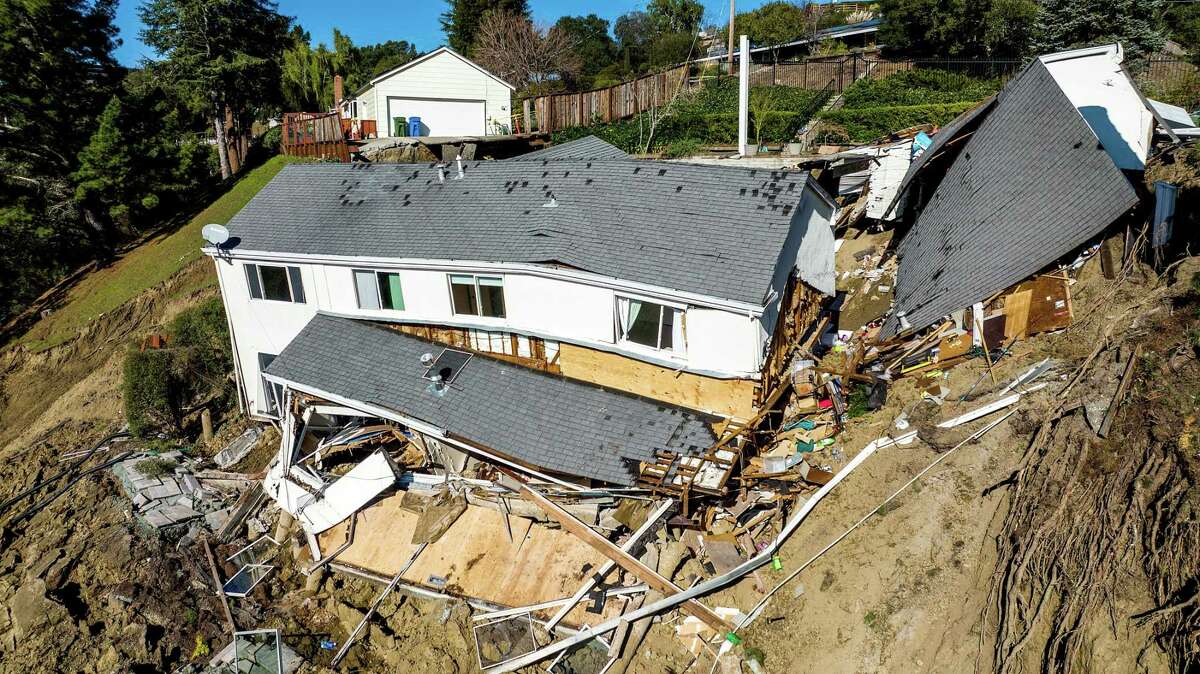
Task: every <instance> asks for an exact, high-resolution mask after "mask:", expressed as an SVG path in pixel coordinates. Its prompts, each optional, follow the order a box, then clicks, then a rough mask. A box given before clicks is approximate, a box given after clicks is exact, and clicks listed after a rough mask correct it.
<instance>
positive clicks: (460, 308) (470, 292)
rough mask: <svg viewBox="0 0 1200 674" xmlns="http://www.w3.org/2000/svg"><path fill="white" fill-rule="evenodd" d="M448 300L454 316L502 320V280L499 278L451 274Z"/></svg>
mask: <svg viewBox="0 0 1200 674" xmlns="http://www.w3.org/2000/svg"><path fill="white" fill-rule="evenodd" d="M450 300H451V302H453V304H454V313H455V314H458V315H461V316H487V317H489V318H504V280H503V279H502V278H501V277H499V276H475V275H473V274H451V275H450Z"/></svg>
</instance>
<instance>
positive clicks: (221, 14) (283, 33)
mask: <svg viewBox="0 0 1200 674" xmlns="http://www.w3.org/2000/svg"><path fill="white" fill-rule="evenodd" d="M275 9H276V5H275V3H274V2H270V0H148V1H147V2H146V3H145V4H144V5H142V6H141V7H140V8H138V15H139V16H140V17H141V19H142V23H143V24H145V26H146V28H145V29H144V30H143V31H142V33H141V38H142V40H143V41H144V42H145V43H146V44H147V45H149V46H150V47H153V48H154V49H155V51H157V52H158V53H159V54H162V55H163V56H164V57H165V58H164V59H163V60H162V61H159V62H156V63H153V64H152V67H153V68H154V70H155V71H156V72H157V73H158V74H159V75H160V76H161V77H162V78H163V80H164V81H165V82H167V83H169V84H171V85H172V86H173V87H174V88H175V90H176V91H177V92H178V94H179V95H180V96H181V97H183V98H187V99H190V100H194V101H196V102H198V103H199V104H200V105H201V106H202V107H203V108H204V109H205V111H206V115H207V116H208V118H209V121H210V123H211V124H212V127H213V132H214V134H215V137H216V142H217V152H218V154H219V156H220V162H221V177H222V178H228V177H229V176H231V175H232V174H233V171H232V168H231V164H230V160H229V156H228V144H227V141H226V137H225V136H226V134H225V125H226V117H227V115H228V116H231V117H232V120H233V123H234V126H235V127H236V128H238V129H241V130H243V132H245V133H248V132H249V127H250V123H251V122H253V121H254V117H255V116H260V115H261V116H265V115H266V113H268V112H273V111H275V110H276V109H277V108H278V106H279V104H280V97H281V93H280V86H279V82H280V75H279V68H280V65H279V64H280V61H281V60H282V54H283V51H284V49H285V48H287V47H288V46H289V44H290V42H289V39H290V38H289V36H288V27H289V25H290V24H291V19H289V18H288V17H285V16H283V15H281V14H279V13H278V12H277V11H275Z"/></svg>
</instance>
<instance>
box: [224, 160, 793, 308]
mask: <svg viewBox="0 0 1200 674" xmlns="http://www.w3.org/2000/svg"><path fill="white" fill-rule="evenodd" d="M456 173H457V171H456V168H455V167H454V166H450V167H448V168H447V169H446V175H445V181H444V182H439V181H438V173H437V169H436V168H435V167H434V166H432V165H413V164H327V163H318V164H293V165H290V166H287V167H285V168H284V169H283V170H282V171H281V172H280V173H279V175H277V176H276V177H275V178H274V179H273V180H272V181H271V182H270V183H268V184H267V186H266V187H264V188H263V189H262V190H261V191H260V192H259V193H258V194H257V195H256V196H255V197H254V198H253V199H251V201H250V203H249V204H247V205H246V207H245V208H243V209H242V211H241V212H239V213H238V214H237V215H236V216H234V218H233V219H232V221H231V222H230V224H229V229H230V233H231V235H232V237H233V238H232V239H231V244H230V246H229V247H230V249H231V250H233V251H234V252H235V253H236V251H239V250H241V251H267V252H276V253H291V254H299V255H337V256H351V257H394V258H408V259H412V258H419V259H433V260H464V261H474V262H510V263H533V264H537V263H549V264H563V265H568V266H571V267H574V268H578V269H583V270H586V271H589V272H593V273H596V274H600V275H603V276H608V277H613V278H619V279H624V280H630V281H637V282H642V283H647V284H652V285H656V286H660V287H663V288H667V289H671V290H677V291H683V292H692V293H697V294H701V295H708V296H711V297H717V298H722V299H727V300H734V301H740V302H746V303H749V304H753V305H756V306H762V305H763V304H764V299H765V298H766V296H767V294H768V292H769V289H770V285H771V279H772V276H773V274H774V271H775V268H776V264H777V262H778V261H779V259H780V254H781V253H782V252H783V250H784V248H785V242H786V240H787V237H788V233H789V231H790V230H791V228H792V227H793V219H794V218H795V216H796V213H797V212H798V210H799V209H798V208H797V205H798V204H799V202H800V200H801V198H802V197H803V194H804V185H805V181H806V180H808V176H807V174H806V173H804V172H803V171H791V172H789V171H783V170H765V169H747V168H734V167H723V166H700V165H689V164H677V163H668V162H655V161H641V160H631V159H600V160H575V159H553V160H541V161H480V162H467V163H465V164H464V174H465V177H464V178H463V179H462V180H456V179H455V177H456ZM551 198H553V202H551ZM548 203H554V204H556V205H555V206H553V207H548V206H546V204H548ZM794 226H797V227H803V226H804V225H802V224H798V223H797V224H796V225H794Z"/></svg>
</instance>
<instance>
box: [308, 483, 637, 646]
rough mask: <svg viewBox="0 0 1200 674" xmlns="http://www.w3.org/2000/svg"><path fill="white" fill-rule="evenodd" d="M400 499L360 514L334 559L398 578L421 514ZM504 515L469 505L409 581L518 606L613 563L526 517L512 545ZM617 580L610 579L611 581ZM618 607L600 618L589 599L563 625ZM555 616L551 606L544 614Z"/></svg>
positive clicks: (333, 544)
mask: <svg viewBox="0 0 1200 674" xmlns="http://www.w3.org/2000/svg"><path fill="white" fill-rule="evenodd" d="M402 496H403V493H402V492H401V493H396V494H393V495H391V496H388V497H386V498H384V499H382V500H380V501H378V502H376V503H375V504H373V505H371V506H370V507H369V508H366V509H365V510H362V511H360V512H359V513H358V523H357V525H356V527H355V535H354V543H353V544H351V545H350V547H349V548H347V549H346V550H345V551H344V552H342V554H340V555H338V557H337V559H336V560H335V561H336V562H337V563H342V564H349V565H353V566H355V567H359V568H362V569H365V570H367V571H372V572H374V573H377V574H379V575H381V576H386V577H392V576H394V575H395V574H396V572H397V571H399V570H400V567H401V566H403V565H404V563H405V562H406V561H408V559H409V557H410V556H412V552H413V550H414V549H416V546H415V545H413V544H412V543H411V542H410V541H411V540H412V534H413V530H414V528H415V526H416V523H417V515H416V514H415V513H412V512H410V511H407V510H404V509H402V508H401V507H400V503H401V500H402ZM503 518H504V515H503V514H501V513H500V512H499V511H496V510H493V509H491V508H485V507H479V506H468V507H467V510H466V512H465V513H463V514H462V516H461V517H459V518H458V520H457V521H456V522H455V523H454V524H453V525H452V526H451V527H450V529H449V530H448V531H447V532H446V533H445V534H444V535H443V536H442V537H441V538H440V539H438V540H437V541H435V542H434V543H432V544H430V545H429V546H428V547H427V548H425V550H424V551H423V552H422V553H421V554H420V555H419V556H418V557H417V559H416V561H415V562H414V563H413V565H412V566H411V567H410V568H409V570H408V571H407V572H405V574H404V576H403V579H404V580H405V581H406V582H408V583H411V584H413V585H419V586H421V587H424V588H426V589H429V590H435V591H438V592H445V593H447V594H452V595H456V596H462V597H471V598H475V599H482V600H484V601H488V602H491V603H493V604H500V605H503V606H511V607H520V606H529V605H532V604H537V603H540V602H545V601H552V600H554V599H561V598H564V597H569V596H571V595H572V594H574V593H575V591H576V590H577V589H578V588H579V586H580V585H581V584H582V583H583V580H584V578H585V577H586V576H587V575H588V574H589V573H592V572H593V571H594V570H595V569H596V568H598V567H599V566H601V565H603V564H604V563H605V562H606V561H608V560H607V558H605V557H604V556H602V555H601V554H600V553H598V552H596V551H595V550H593V549H592V548H590V547H588V546H587V545H586V544H585V543H583V542H582V541H580V540H578V539H576V538H575V537H574V536H572V535H571V534H570V533H567V532H566V531H563V530H561V529H550V528H548V527H545V526H542V525H538V524H534V523H533V522H532V521H531V520H528V519H525V518H523V517H513V516H509V518H508V520H509V524H510V526H511V527H512V532H513V542H511V543H510V542H509V540H508V533H507V532H506V529H505V526H504V519H503ZM348 526H349V522H348V521H347V522H343V523H341V524H339V525H337V526H335V527H333V528H332V529H330V530H328V531H326V532H324V533H322V534H321V535H320V536H319V537H318V542H319V544H320V547H321V550H322V551H323V554H324V553H327V552H328V551H331V550H334V549H335V548H337V547H338V546H339V545H341V544H342V543H343V542H345V540H346V529H347V527H348ZM431 576H438V577H440V578H444V579H446V585H445V587H438V586H437V585H435V584H433V583H431V582H430V577H431ZM613 577H615V574H612V575H610V577H609V578H606V580H607V581H609V582H612V580H613ZM620 603H621V602H620V601H618V600H611V601H609V602H608V603H607V604H606V606H605V611H604V613H603V614H601V615H597V614H595V613H588V612H586V611H585V610H584V609H585V606H586V601H585V602H584V603H581V604H580V605H579V606H576V607H575V608H574V609H573V610H572V611H571V612H570V613H568V614H567V617H566V620H565V621H564V622H565V623H566V624H568V625H571V626H575V627H578V626H581V625H584V624H596V623H599V622H602V621H604V620H606V619H607V618H609V617H612V616H613V615H616V614H617V613H618V612H619V611H618V609H619V606H620ZM553 613H554V609H551V610H550V611H547V612H543V615H542V617H549V616H550V615H553Z"/></svg>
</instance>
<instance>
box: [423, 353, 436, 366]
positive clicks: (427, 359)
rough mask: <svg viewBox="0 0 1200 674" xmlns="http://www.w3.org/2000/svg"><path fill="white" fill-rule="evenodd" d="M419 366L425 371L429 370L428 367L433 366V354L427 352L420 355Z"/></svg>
mask: <svg viewBox="0 0 1200 674" xmlns="http://www.w3.org/2000/svg"><path fill="white" fill-rule="evenodd" d="M421 365H422V366H424V367H425V369H429V366H430V365H433V354H432V353H429V352H426V353H423V354H421Z"/></svg>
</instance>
